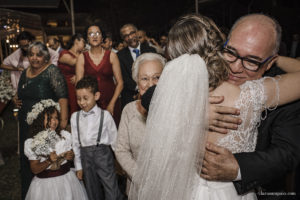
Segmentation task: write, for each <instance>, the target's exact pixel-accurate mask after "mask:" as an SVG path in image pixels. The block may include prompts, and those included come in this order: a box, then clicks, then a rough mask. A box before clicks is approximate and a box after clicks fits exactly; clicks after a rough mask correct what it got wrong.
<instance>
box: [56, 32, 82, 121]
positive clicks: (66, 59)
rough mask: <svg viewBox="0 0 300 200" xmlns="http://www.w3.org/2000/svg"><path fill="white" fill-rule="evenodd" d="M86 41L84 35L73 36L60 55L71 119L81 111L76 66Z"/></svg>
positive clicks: (59, 63)
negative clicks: (76, 91) (76, 90)
mask: <svg viewBox="0 0 300 200" xmlns="http://www.w3.org/2000/svg"><path fill="white" fill-rule="evenodd" d="M84 46H85V40H84V37H83V35H82V34H80V33H77V34H75V35H73V36H72V38H71V40H70V41H69V43H68V46H67V50H63V51H62V52H60V54H59V59H58V67H59V68H60V71H61V72H62V74H63V75H64V77H65V79H66V82H67V86H68V95H69V96H68V101H69V118H70V116H71V115H72V113H73V112H75V111H77V110H79V107H78V105H77V102H76V94H75V66H76V62H77V58H78V56H79V55H80V53H81V52H82V51H83V50H84Z"/></svg>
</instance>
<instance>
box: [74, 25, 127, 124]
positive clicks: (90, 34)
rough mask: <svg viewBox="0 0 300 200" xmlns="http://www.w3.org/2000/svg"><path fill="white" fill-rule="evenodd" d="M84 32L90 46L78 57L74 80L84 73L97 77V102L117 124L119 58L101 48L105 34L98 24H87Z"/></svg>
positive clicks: (118, 112)
mask: <svg viewBox="0 0 300 200" xmlns="http://www.w3.org/2000/svg"><path fill="white" fill-rule="evenodd" d="M86 34H87V42H88V44H89V45H90V47H91V48H90V50H89V51H86V52H84V53H82V54H80V55H79V57H78V61H77V63H76V82H78V81H79V80H80V79H81V78H82V77H83V76H86V75H89V76H93V77H95V78H97V81H98V88H99V91H100V94H101V96H100V99H99V100H98V101H97V104H98V105H99V106H100V107H101V108H102V109H106V110H108V111H109V112H110V114H111V115H112V116H113V118H114V120H115V123H116V125H117V126H118V124H119V121H120V115H121V108H120V101H119V96H120V93H121V91H122V89H123V79H122V74H121V69H120V63H119V59H118V57H117V55H116V53H114V52H112V51H109V50H104V49H103V48H102V46H101V44H102V43H103V40H104V39H105V36H104V33H103V30H102V29H101V27H100V26H99V25H97V24H93V25H90V26H88V28H87V31H86Z"/></svg>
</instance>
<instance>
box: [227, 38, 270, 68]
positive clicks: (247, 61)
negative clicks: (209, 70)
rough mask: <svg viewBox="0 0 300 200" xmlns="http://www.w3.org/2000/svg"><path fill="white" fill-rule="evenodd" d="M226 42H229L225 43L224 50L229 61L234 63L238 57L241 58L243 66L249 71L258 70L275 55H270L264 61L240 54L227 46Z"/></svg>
mask: <svg viewBox="0 0 300 200" xmlns="http://www.w3.org/2000/svg"><path fill="white" fill-rule="evenodd" d="M226 44H227V42H226V43H225V45H224V47H223V50H222V53H223V56H224V59H225V60H226V61H227V62H229V63H234V62H236V61H237V59H240V60H241V61H242V66H243V67H244V68H245V69H247V70H249V71H253V72H257V71H258V70H259V69H260V68H261V67H262V66H263V65H264V64H265V63H266V62H268V61H269V60H270V59H271V58H272V57H273V56H269V57H268V58H266V59H265V60H264V61H262V62H259V61H256V60H253V59H251V58H248V57H242V56H240V55H239V54H238V53H237V52H235V51H233V50H231V49H229V48H227V47H226Z"/></svg>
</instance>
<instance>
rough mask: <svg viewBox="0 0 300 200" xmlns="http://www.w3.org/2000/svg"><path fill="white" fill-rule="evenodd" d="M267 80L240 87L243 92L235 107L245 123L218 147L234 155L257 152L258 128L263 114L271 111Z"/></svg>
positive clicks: (220, 142)
mask: <svg viewBox="0 0 300 200" xmlns="http://www.w3.org/2000/svg"><path fill="white" fill-rule="evenodd" d="M268 78H270V77H268ZM265 79H266V78H262V79H259V80H254V81H247V82H246V83H244V84H243V85H241V86H240V89H241V92H240V96H239V98H238V99H237V101H236V102H235V107H236V108H239V109H240V118H241V119H242V122H243V123H242V124H241V125H240V126H239V128H238V130H235V131H230V132H229V133H228V134H227V135H226V136H225V137H223V138H221V139H220V140H219V141H218V142H217V144H218V145H220V146H223V147H225V148H227V149H229V150H230V151H231V152H233V153H239V152H253V151H254V150H255V147H256V140H257V134H258V130H257V127H258V126H259V124H260V121H261V119H262V118H261V113H262V111H263V110H265V109H270V108H268V107H266V106H265V103H266V101H267V98H268V97H267V94H266V92H265V88H264V80H265ZM272 79H273V81H274V83H275V86H274V87H275V88H276V89H275V92H277V94H278V95H279V91H278V87H276V86H277V81H276V79H274V78H272ZM277 104H278V101H277V103H276V105H277Z"/></svg>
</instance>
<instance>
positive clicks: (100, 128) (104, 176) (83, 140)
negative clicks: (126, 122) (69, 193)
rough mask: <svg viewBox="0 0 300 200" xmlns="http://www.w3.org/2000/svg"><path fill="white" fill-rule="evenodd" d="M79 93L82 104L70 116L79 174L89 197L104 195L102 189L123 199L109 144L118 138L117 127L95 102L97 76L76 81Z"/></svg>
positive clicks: (113, 197) (111, 199) (108, 197)
mask: <svg viewBox="0 0 300 200" xmlns="http://www.w3.org/2000/svg"><path fill="white" fill-rule="evenodd" d="M76 97H77V103H78V105H79V107H80V108H81V110H80V111H78V112H75V113H73V114H72V116H71V129H72V139H73V150H74V153H75V159H74V163H75V168H76V175H77V177H78V179H80V180H82V177H83V179H84V181H85V185H86V190H87V194H88V198H89V200H99V199H103V192H104V195H105V198H104V199H106V200H117V199H122V198H123V197H122V195H121V193H120V191H119V188H118V183H117V178H116V174H115V168H114V156H113V152H112V150H111V148H110V146H109V145H112V144H114V143H115V141H116V138H117V128H116V125H115V122H114V120H113V118H112V116H111V115H110V114H109V112H108V111H104V110H102V109H101V108H99V107H98V106H97V104H96V101H97V100H98V99H99V98H100V92H99V91H98V85H97V80H96V79H95V78H93V77H84V78H82V79H81V80H80V81H79V82H78V83H77V84H76ZM102 188H103V189H102ZM103 190H104V191H103Z"/></svg>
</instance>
